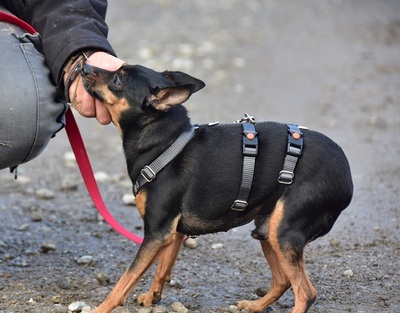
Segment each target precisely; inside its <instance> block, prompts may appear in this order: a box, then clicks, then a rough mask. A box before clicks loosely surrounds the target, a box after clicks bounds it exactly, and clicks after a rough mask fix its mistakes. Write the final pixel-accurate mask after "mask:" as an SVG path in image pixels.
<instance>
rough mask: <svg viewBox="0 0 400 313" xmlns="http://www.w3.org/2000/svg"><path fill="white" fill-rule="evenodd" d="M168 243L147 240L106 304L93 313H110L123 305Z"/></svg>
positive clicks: (161, 240) (158, 240)
mask: <svg viewBox="0 0 400 313" xmlns="http://www.w3.org/2000/svg"><path fill="white" fill-rule="evenodd" d="M168 243H169V242H168V241H167V242H166V241H165V240H163V239H150V240H146V238H145V240H144V242H143V244H142V245H141V246H140V248H139V251H138V253H137V255H136V257H135V260H134V261H133V263H132V265H131V266H130V267H129V269H128V270H127V271H126V272H125V273H124V274H123V275H122V277H121V278H120V279H119V281H118V282H117V284H116V285H115V287H114V289H113V290H112V291H111V293H110V294H109V295H108V296H107V298H106V299H105V300H104V302H103V303H101V304H100V305H99V306H98V308H97V309H95V310H94V311H92V313H110V312H111V311H112V310H113V309H114V308H116V307H117V306H119V305H123V304H124V303H125V300H126V297H127V296H128V294H129V292H131V291H132V289H133V288H134V287H135V286H136V284H137V283H138V281H139V280H140V278H141V277H142V275H143V274H144V273H145V272H146V270H147V269H148V268H149V267H150V266H151V265H152V264H153V262H154V261H155V260H156V259H157V257H158V256H159V254H160V252H161V251H162V249H163V248H164V247H165V245H166V244H168Z"/></svg>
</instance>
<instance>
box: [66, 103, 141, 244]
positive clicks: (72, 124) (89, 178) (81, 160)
mask: <svg viewBox="0 0 400 313" xmlns="http://www.w3.org/2000/svg"><path fill="white" fill-rule="evenodd" d="M65 117H66V119H67V122H66V125H65V130H66V132H67V136H68V139H69V142H70V144H71V148H72V151H73V152H74V154H75V158H76V162H77V163H78V166H79V170H80V171H81V174H82V178H83V181H84V182H85V185H86V188H87V190H88V192H89V194H90V197H91V198H92V200H93V203H94V204H95V206H96V208H97V210H98V211H99V213H100V214H101V216H102V217H103V218H104V219H105V220H106V222H107V223H108V224H110V226H111V227H112V228H114V230H115V231H117V232H118V233H120V234H121V235H123V236H125V237H126V238H128V239H130V240H132V241H134V242H136V243H138V244H141V243H142V242H143V239H142V238H141V237H139V236H137V235H135V234H133V233H131V232H130V231H128V230H127V229H125V228H124V227H123V226H121V225H120V224H119V223H118V221H117V220H115V219H114V217H113V216H112V215H111V213H110V211H109V210H108V209H107V206H106V205H105V203H104V201H103V198H102V197H101V194H100V191H99V187H98V186H97V183H96V179H95V178H94V176H93V170H92V167H91V165H90V161H89V157H88V155H87V153H86V149H85V145H84V143H83V140H82V136H81V134H80V132H79V128H78V124H77V123H76V120H75V117H74V114H73V113H72V111H71V109H69V110H68V111H67V112H66V113H65Z"/></svg>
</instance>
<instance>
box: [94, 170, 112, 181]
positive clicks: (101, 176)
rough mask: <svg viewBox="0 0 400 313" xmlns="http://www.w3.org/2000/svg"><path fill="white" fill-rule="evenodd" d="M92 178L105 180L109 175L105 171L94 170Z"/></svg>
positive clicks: (108, 178)
mask: <svg viewBox="0 0 400 313" xmlns="http://www.w3.org/2000/svg"><path fill="white" fill-rule="evenodd" d="M94 178H95V179H96V181H98V182H107V181H109V180H110V175H108V174H107V173H106V172H96V173H94Z"/></svg>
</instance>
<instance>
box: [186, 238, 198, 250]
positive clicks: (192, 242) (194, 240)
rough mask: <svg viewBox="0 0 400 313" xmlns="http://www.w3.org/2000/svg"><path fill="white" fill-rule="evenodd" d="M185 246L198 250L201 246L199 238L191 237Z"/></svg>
mask: <svg viewBox="0 0 400 313" xmlns="http://www.w3.org/2000/svg"><path fill="white" fill-rule="evenodd" d="M184 245H185V247H188V248H190V249H196V248H197V247H198V246H199V238H191V237H189V238H187V239H186V240H185V241H184Z"/></svg>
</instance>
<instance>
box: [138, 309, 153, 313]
mask: <svg viewBox="0 0 400 313" xmlns="http://www.w3.org/2000/svg"><path fill="white" fill-rule="evenodd" d="M137 313H152V309H151V308H141V309H139V311H138V312H137Z"/></svg>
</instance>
